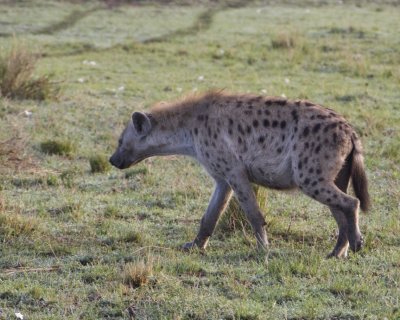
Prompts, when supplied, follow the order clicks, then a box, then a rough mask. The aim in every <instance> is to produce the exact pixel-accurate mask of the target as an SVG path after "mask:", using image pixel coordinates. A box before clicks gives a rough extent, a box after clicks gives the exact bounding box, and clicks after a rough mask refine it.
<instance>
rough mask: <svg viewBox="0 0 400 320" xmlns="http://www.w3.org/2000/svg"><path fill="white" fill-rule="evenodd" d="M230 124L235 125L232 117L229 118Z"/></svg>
mask: <svg viewBox="0 0 400 320" xmlns="http://www.w3.org/2000/svg"><path fill="white" fill-rule="evenodd" d="M229 125H230V126H231V125H233V120H232V119H231V118H229Z"/></svg>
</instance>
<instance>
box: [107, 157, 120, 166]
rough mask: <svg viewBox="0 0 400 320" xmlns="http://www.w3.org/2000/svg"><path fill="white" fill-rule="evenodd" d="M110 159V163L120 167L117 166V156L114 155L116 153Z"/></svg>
mask: <svg viewBox="0 0 400 320" xmlns="http://www.w3.org/2000/svg"><path fill="white" fill-rule="evenodd" d="M108 161H110V163H111V164H112V165H113V166H114V167H118V166H117V163H116V162H115V156H114V155H112V156H111V157H110V159H109V160H108Z"/></svg>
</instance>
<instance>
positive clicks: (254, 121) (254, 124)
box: [253, 120, 258, 128]
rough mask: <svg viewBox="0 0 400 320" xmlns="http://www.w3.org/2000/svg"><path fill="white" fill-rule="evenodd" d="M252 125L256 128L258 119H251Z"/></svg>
mask: <svg viewBox="0 0 400 320" xmlns="http://www.w3.org/2000/svg"><path fill="white" fill-rule="evenodd" d="M253 127H254V128H257V127H258V120H253Z"/></svg>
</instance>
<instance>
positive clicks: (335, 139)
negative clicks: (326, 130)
mask: <svg viewBox="0 0 400 320" xmlns="http://www.w3.org/2000/svg"><path fill="white" fill-rule="evenodd" d="M332 140H333V143H336V141H337V133H336V132H334V133H333V135H332Z"/></svg>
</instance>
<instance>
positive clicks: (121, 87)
mask: <svg viewBox="0 0 400 320" xmlns="http://www.w3.org/2000/svg"><path fill="white" fill-rule="evenodd" d="M117 90H118V91H124V90H125V87H124V86H120V87H118V89H117Z"/></svg>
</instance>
